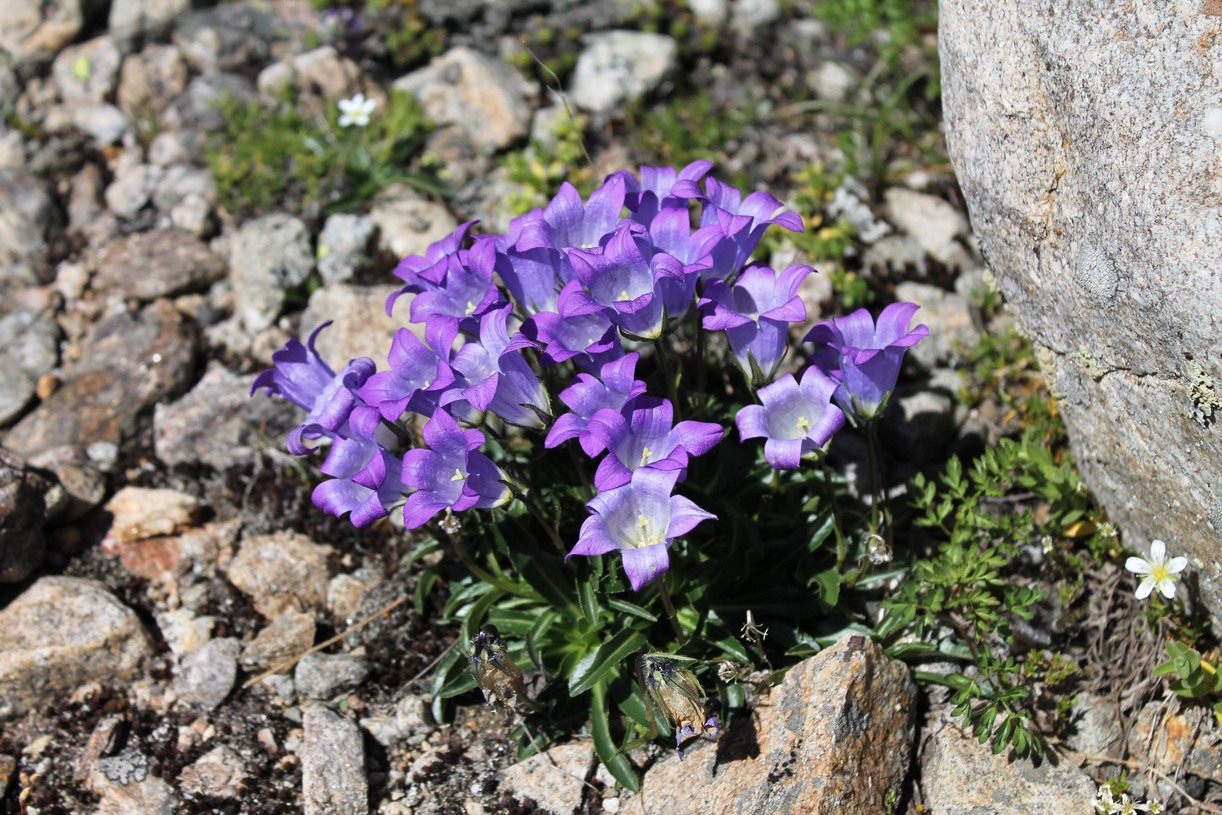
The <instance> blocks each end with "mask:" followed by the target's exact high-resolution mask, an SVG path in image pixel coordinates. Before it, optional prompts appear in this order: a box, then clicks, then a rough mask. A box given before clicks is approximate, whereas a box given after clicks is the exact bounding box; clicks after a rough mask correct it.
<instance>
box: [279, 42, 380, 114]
mask: <svg viewBox="0 0 1222 815" xmlns="http://www.w3.org/2000/svg"><path fill="white" fill-rule="evenodd" d="M291 68H292V72H293V84H294V86H295V87H296V88H297V89H298V90H301V91H305V92H307V93H313V94H317V95H318V96H321V97H322V98H323V99H326V100H328V101H331V102H334V101H335V100H337V99H343V98H346V97H349V96H351V95H352V94H353V93H355V92H356V91H358V90H360V89H361V69H360V67H359V66H358V65H357V64H356V63H355V62H353V61H352V60H350V59H348V58H347V57H341V56H340V55H339V52H337V51H336V50H335V49H334V48H333V47H331V46H330V45H324V46H322V47H321V48H315V49H313V50H312V51H307V52H305V53H304V54H297V55H295V56H294V57H293V58H292V62H291ZM259 76H260V79H262V78H263V75H262V74H260V75H259ZM259 89H260V90H263V85H262V84H260V85H259ZM382 104H385V103H382ZM375 115H376V111H375Z"/></svg>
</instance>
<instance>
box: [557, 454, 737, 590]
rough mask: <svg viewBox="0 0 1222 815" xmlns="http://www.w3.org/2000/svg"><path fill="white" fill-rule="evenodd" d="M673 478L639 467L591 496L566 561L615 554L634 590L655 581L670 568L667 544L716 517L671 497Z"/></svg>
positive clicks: (676, 475) (674, 474)
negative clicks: (611, 487) (625, 480)
mask: <svg viewBox="0 0 1222 815" xmlns="http://www.w3.org/2000/svg"><path fill="white" fill-rule="evenodd" d="M678 478H679V473H678V472H677V471H674V470H671V471H664V470H653V469H648V468H644V469H640V470H637V471H636V472H635V473H633V474H632V480H631V481H629V482H628V483H627V484H624V485H623V486H622V487H619V488H618V489H614V490H611V491H609V492H600V493H599V494H598V495H596V496H594V498H593V499H591V500H590V502H589V503H588V504H586V507H587V508H588V509H589V510H590V517H588V518H586V520H585V523H583V524H582V525H581V532H580V534H579V535H578V537H577V544H576V545H575V546H574V547H573V549H572V551H570V552H569V554H568V557H573V556H574V555H602V554H606V553H607V552H614V551H617V550H618V551H619V553H620V555H621V556H622V558H623V562H624V574H626V575H627V576H628V582H629V583H630V584H631V585H632V589H633V591H640V590H641V589H642V588H644V586H645V584H647V583H649V582H650V581H651V580H654V579H656V578H658V577H660V576H661V575H662V574H664V573H665V572H666V570H667V569H669V568H670V555H669V552H668V551H667V550H668V549H669V547H670V544H671V541H673V540H674V539H675V538H677V537H679V536H680V535H686V534H687V533H688V532H690V531H691V530H692V529H694V528H695V527H696V525H697V524H699V523H700V522H701V521H706V520H716V519H717V516H716V515H713V514H711V513H708V512H705V511H704V510H703V509H701V508H700V507H698V506H696V505H695V504H694V503H692V502H691V501H690V500H688V499H687V498H684V497H682V496H679V495H672V494H671V493H672V492H673V490H674V488H675V482H676V481H677V480H678ZM565 559H566V560H567V559H568V558H567V557H566V558H565Z"/></svg>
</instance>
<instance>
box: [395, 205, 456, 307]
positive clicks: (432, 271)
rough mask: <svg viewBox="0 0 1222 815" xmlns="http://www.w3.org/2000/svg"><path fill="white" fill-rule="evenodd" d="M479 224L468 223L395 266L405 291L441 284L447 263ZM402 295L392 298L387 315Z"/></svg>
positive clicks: (397, 294)
mask: <svg viewBox="0 0 1222 815" xmlns="http://www.w3.org/2000/svg"><path fill="white" fill-rule="evenodd" d="M477 223H479V222H478V221H467V222H466V223H465V224H461V225H459V227H458V228H457V229H455V230H454V231H453V232H451V233H450V234H449V235H446V236H445V237H444V238H442V239H441V240H439V241H436V242H434V243H432V244H431V245H430V246H429V248H428V249H426V250H425V252H424V254H423V255H408V256H407V257H405V258H403V260H401V261H399V264H398V265H397V266H395V270H394V275H395V277H397V278H399V279H400V280H402V281H403V282H404V283H406V284H407V286H405V287H404V290H405V291H410V292H419V291H424V285H423V284H424V283H425V282H428V283H432V284H438V283H440V282H441V280H442V278H444V277H445V273H446V261H447V260H448V259H449V257H450V256H451V255H454V254H457V252H458V250H459V249H461V248H462V244H463V241H464V240H465V239H466V237H467V230H468V229H470V228H471V227H472V226H474V225H475V224H477ZM400 293H402V292H398V293H396V294H394V295H392V296H391V298H392V299H391V300H390V302H388V303H387V305H386V313H387V314H390V307H391V305H392V304H393V303H394V298H397V297H398V296H399V294H400Z"/></svg>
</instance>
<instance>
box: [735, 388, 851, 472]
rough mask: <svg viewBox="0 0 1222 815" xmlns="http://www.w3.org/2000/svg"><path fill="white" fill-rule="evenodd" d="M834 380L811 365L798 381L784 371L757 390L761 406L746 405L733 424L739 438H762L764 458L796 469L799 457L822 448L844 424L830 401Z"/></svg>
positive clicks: (778, 467) (837, 409)
mask: <svg viewBox="0 0 1222 815" xmlns="http://www.w3.org/2000/svg"><path fill="white" fill-rule="evenodd" d="M835 390H836V382H835V381H834V380H832V379H831V378H829V377H827V376H825V375H824V373H823V372H822V371H820V370H819V369H818V368H816V367H815V366H813V365H812V366H810V367H809V368H807V369H806V371H805V372H804V373H803V374H802V382H801V384H799V383H798V381H797V380H795V379H794V378H793V375H792V374H785V375H784V376H782V377H781V378H780V379H778V380H777V381H776V382H773V383H772V384H771V385H766V386H765V387H762V388H760V389H759V391H758V395H759V398H760V401H761V402H763V404H762V405H747V406H746V407H744V408H742V409H741V410H739V411H738V415H737V416H735V417H734V423H735V424H736V425H737V426H738V435H739V437H740V438H741V439H742V440H743V441H746V440H747V439H755V438H764V439H767V441H765V442H764V457H765V458H766V459H768V463H769V464H771V465H772V466H773V467H776V468H777V469H778V470H796V469H797V468H798V467H799V466H801V463H802V456H803V455H805V454H807V453H815V452H817V451H819V450H822V449H823V445H825V444H827V443H828V442H829V441H830V440H831V438H832V436H834V435H835V434H836V432H837V431H838V430H840V428H842V427H844V413H842V412H841V410H840V408H838V407H836V406H835V405H833V404H832V393H833V392H834V391H835Z"/></svg>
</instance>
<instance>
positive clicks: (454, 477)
mask: <svg viewBox="0 0 1222 815" xmlns="http://www.w3.org/2000/svg"><path fill="white" fill-rule="evenodd" d="M465 477H466V476H464V475H463V474H462V470H460V469H458V468H457V467H455V468H454V475H452V476H450V480H451V481H462V480H463V478H465Z"/></svg>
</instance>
